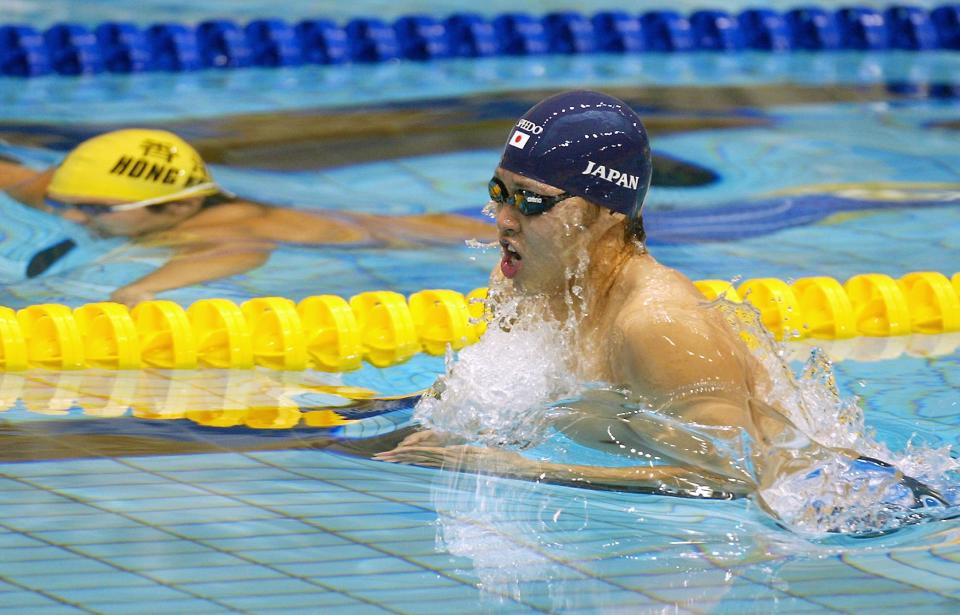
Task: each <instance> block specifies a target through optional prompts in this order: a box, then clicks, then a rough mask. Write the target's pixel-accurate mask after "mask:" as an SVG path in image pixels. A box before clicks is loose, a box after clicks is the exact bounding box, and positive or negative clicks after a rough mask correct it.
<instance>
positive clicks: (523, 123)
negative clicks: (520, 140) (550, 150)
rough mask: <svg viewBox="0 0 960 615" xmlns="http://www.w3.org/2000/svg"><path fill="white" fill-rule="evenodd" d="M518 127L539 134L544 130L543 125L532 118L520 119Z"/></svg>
mask: <svg viewBox="0 0 960 615" xmlns="http://www.w3.org/2000/svg"><path fill="white" fill-rule="evenodd" d="M517 128H519V129H521V130H526V131H527V132H529V133H530V134H534V135H538V134H540V133H541V132H543V126H538V125H537V124H534V123H533V122H531V121H530V120H520V121H519V122H517Z"/></svg>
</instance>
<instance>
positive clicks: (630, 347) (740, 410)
mask: <svg viewBox="0 0 960 615" xmlns="http://www.w3.org/2000/svg"><path fill="white" fill-rule="evenodd" d="M693 318H695V317H693ZM621 333H622V335H623V337H622V339H621V344H620V347H621V350H622V354H621V356H620V361H619V366H620V367H621V369H622V370H623V371H622V373H621V374H620V378H619V380H620V381H622V382H625V383H626V384H627V385H628V386H629V388H630V390H632V391H634V392H635V393H640V394H642V395H643V396H644V398H645V400H646V401H647V403H648V405H649V406H650V408H651V409H650V410H648V411H644V412H636V413H633V414H632V415H631V416H630V417H629V419H628V421H627V423H628V425H629V427H630V429H631V430H632V431H633V433H634V434H635V436H636V438H637V441H638V443H640V444H641V445H643V446H646V447H648V448H649V449H650V450H651V452H654V453H657V454H659V455H660V456H662V457H664V458H666V459H671V460H676V461H679V462H681V463H682V464H684V465H689V466H691V467H695V468H703V469H706V470H709V471H711V472H713V473H716V474H718V475H721V476H725V477H728V478H730V479H735V480H737V481H743V482H752V481H754V480H755V478H754V477H753V476H752V472H751V470H750V465H751V460H750V459H745V458H743V457H745V456H746V455H747V454H748V452H747V451H748V449H749V447H744V446H743V440H744V438H747V437H748V436H750V435H754V434H753V426H752V424H751V422H750V412H749V391H748V390H747V385H746V382H747V376H746V374H744V373H743V369H744V368H743V367H742V365H741V363H740V361H739V360H738V358H737V356H736V352H737V350H736V348H735V347H734V342H732V341H731V340H730V339H727V338H725V337H720V335H722V334H718V333H717V332H715V331H712V330H711V329H710V328H709V327H704V326H702V323H697V322H695V321H693V322H691V320H690V319H683V322H682V323H679V322H668V323H653V324H649V323H646V322H642V321H639V320H638V321H636V322H635V323H633V324H631V325H628V326H627V327H624V328H623V329H621ZM721 449H723V450H721ZM738 451H742V453H743V454H742V455H741V454H738Z"/></svg>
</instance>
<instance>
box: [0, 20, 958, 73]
mask: <svg viewBox="0 0 960 615" xmlns="http://www.w3.org/2000/svg"><path fill="white" fill-rule="evenodd" d="M886 49H900V50H912V51H924V50H932V49H952V50H956V49H960V4H946V5H943V6H940V7H937V8H935V9H932V10H929V11H928V10H926V9H924V8H920V7H915V6H898V5H895V6H890V7H889V8H887V9H884V10H875V9H872V8H865V7H848V8H840V9H838V10H836V11H830V10H827V9H822V8H816V7H806V8H797V9H793V10H789V11H786V12H784V13H779V12H776V11H773V10H770V9H748V10H745V11H742V12H741V13H737V14H730V13H727V12H725V11H720V10H701V11H695V12H693V13H691V14H690V15H688V16H685V15H681V14H680V13H677V12H675V11H648V12H644V13H640V14H636V13H629V12H626V11H604V12H600V13H596V14H595V15H592V16H588V15H583V14H581V13H577V12H574V11H562V12H555V13H548V14H547V15H544V16H542V17H537V16H533V15H529V14H527V13H520V12H516V13H505V14H502V15H497V16H495V17H493V18H492V19H487V18H485V17H483V16H481V15H479V14H476V13H456V14H453V15H450V16H448V17H446V18H441V19H437V18H434V17H430V16H427V15H407V16H404V17H400V18H399V19H397V20H396V21H393V22H392V23H387V22H385V21H383V20H380V19H376V18H357V19H353V20H351V21H349V22H347V23H346V24H342V25H341V24H337V23H335V22H333V21H330V20H326V19H306V20H303V21H300V22H297V23H296V24H290V23H288V22H286V21H284V20H282V19H256V20H253V21H251V22H249V23H247V24H238V23H236V22H233V21H230V20H225V19H216V20H208V21H203V22H200V23H199V24H196V25H188V24H181V23H157V24H152V25H149V26H147V27H140V26H137V25H135V24H132V23H126V22H106V23H103V24H100V25H97V26H96V27H94V28H92V29H91V28H88V27H86V26H84V25H81V24H78V23H59V24H56V25H53V26H51V27H49V28H47V29H46V30H44V31H42V32H41V31H38V30H37V29H35V28H33V27H32V26H29V25H3V26H0V75H5V76H17V77H33V76H38V75H47V74H51V73H55V74H60V75H79V74H87V73H99V72H104V71H106V72H112V73H136V72H143V71H189V70H198V69H204V68H224V69H226V68H242V67H247V66H267V67H270V66H296V65H301V64H339V63H344V62H362V63H371V62H385V61H390V60H398V59H406V60H416V61H426V60H435V59H443V58H453V57H460V58H463V57H482V56H496V55H515V56H528V55H541V54H585V53H595V52H597V53H644V52H663V53H669V52H676V51H719V52H735V51H741V50H759V51H772V52H776V51H790V50H802V51H830V50H886Z"/></svg>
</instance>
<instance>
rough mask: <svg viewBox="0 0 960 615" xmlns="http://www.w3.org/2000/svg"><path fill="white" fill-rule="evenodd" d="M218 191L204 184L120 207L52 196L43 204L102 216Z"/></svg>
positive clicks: (214, 185) (122, 204)
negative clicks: (73, 201)
mask: <svg viewBox="0 0 960 615" xmlns="http://www.w3.org/2000/svg"><path fill="white" fill-rule="evenodd" d="M218 190H219V188H218V187H217V184H216V183H214V182H204V183H202V184H196V185H194V186H190V187H189V188H185V189H183V190H181V191H179V192H174V193H173V194H167V195H164V196H158V197H154V198H152V199H144V200H142V201H135V202H133V203H121V204H119V205H104V204H102V203H67V202H66V201H60V200H57V199H54V198H52V197H51V196H50V195H47V196H46V197H44V199H43V202H44V203H45V204H46V205H47V206H48V207H50V208H51V209H54V210H56V211H67V210H70V209H73V210H75V211H79V212H80V213H82V214H84V215H87V216H102V215H104V214H110V213H115V212H118V211H132V210H134V209H143V208H144V207H150V206H151V205H164V204H166V203H172V202H174V201H179V200H181V199H186V198H190V197H192V196H197V195H199V194H203V195H205V196H206V195H209V194H211V191H214V192H216V191H218Z"/></svg>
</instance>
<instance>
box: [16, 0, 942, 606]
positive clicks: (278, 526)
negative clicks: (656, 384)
mask: <svg viewBox="0 0 960 615" xmlns="http://www.w3.org/2000/svg"><path fill="white" fill-rule="evenodd" d="M55 4H56V6H61V5H64V6H65V4H64V3H55ZM109 4H110V3H97V2H93V3H84V7H85V8H84V11H89V13H85V14H84V16H83V19H87V20H89V21H90V23H96V22H97V21H100V20H105V19H107V18H108V15H113V13H110V11H112V10H113V9H112V8H109V7H108V5H109ZM250 4H257V5H258V6H257V9H258V10H259V12H257V13H253V12H251V14H250V15H249V18H253V17H258V16H263V15H265V14H268V13H269V12H270V11H269V8H270V7H269V6H267V5H264V4H262V3H250ZM381 4H382V3H381ZM381 4H371V5H370V10H371V11H373V10H379V9H380V8H383V7H382V6H381ZM449 4H450V7H448V5H447V3H435V8H436V10H437V12H438V14H445V13H447V12H452V11H453V10H455V8H456V7H460V6H461V5H462V3H460V2H457V3H449ZM541 4H543V6H544V7H545V8H544V10H547V8H553V7H555V6H562V5H563V3H562V2H556V3H547V2H543V3H541ZM23 5H24V8H23V9H22V13H21V14H22V15H24V16H25V17H24V18H25V19H30V20H34V23H36V24H37V25H45V21H44V19H46V18H45V17H42V16H41V15H40V14H39V13H37V11H36V9H35V7H34V5H31V4H30V3H23ZM301 5H302V6H301ZM454 5H456V7H454ZM548 5H549V6H548ZM71 6H73V5H72V4H71ZM110 6H111V7H112V5H110ZM170 6H173V5H172V4H171V3H153V4H148V5H147V7H148V8H147V9H145V12H143V13H141V16H143V17H142V18H143V19H144V20H146V21H148V22H150V21H159V20H161V19H164V18H166V17H164V16H165V15H167V13H165V12H163V11H167V10H169V7H170ZM177 6H179V5H177ZM245 6H246V5H245ZM313 6H314V5H313V4H311V5H310V6H309V7H307V6H306V5H305V4H303V3H295V4H294V5H292V8H291V10H292V11H293V12H294V13H296V12H297V11H304V12H312V11H315V10H321V11H322V10H323V9H314V8H312V7H313ZM331 6H332V5H331ZM391 6H393V5H391ZM491 6H493V5H491ZM91 7H92V8H91ZM210 7H211V8H210V9H209V10H211V11H213V10H218V9H217V8H216V7H217V4H216V3H214V4H213V5H210ZM328 8H329V7H328ZM579 8H580V10H585V9H584V7H582V6H581V7H579ZM596 8H597V9H599V8H600V7H596ZM52 10H53V9H52ZM56 10H61V9H56ZM185 10H187V12H186V13H185V15H191V16H194V17H195V19H202V18H206V17H209V16H210V14H207V13H203V12H202V11H200V10H199V9H196V8H195V7H192V6H191V7H187V9H185ZM244 10H250V11H252V10H253V9H252V8H245V9H244ZM333 10H334V9H332V8H331V11H333ZM337 10H339V11H341V12H342V11H343V10H344V9H343V8H340V9H337ZM390 10H392V9H390ZM98 11H99V12H98ZM153 11H155V12H153ZM357 13H359V12H357ZM327 14H332V15H334V16H335V17H341V18H342V17H346V16H348V15H346V14H341V13H336V12H332V13H331V12H330V11H328V12H327ZM110 18H113V17H110ZM236 18H237V19H241V17H239V16H238V17H236ZM184 19H186V17H184ZM958 69H960V56H958V55H957V54H955V53H952V54H951V53H941V52H931V53H922V54H910V53H894V52H890V53H883V54H861V53H836V54H800V53H795V54H787V55H779V56H770V55H764V54H746V53H744V54H736V55H731V56H720V57H718V56H710V55H705V54H681V55H671V56H655V55H650V56H647V55H644V56H640V57H632V58H622V57H615V56H603V55H596V56H585V57H576V58H560V57H542V58H530V59H503V58H498V59H490V60H478V61H460V60H457V61H449V62H438V63H431V64H417V63H391V64H384V65H377V66H368V67H350V68H346V67H329V68H325V67H316V66H313V67H302V68H296V69H282V70H263V69H250V70H234V71H225V72H217V71H203V72H199V73H192V74H183V75H172V74H149V75H131V76H118V75H102V76H93V77H83V78H64V77H50V78H46V77H45V78H39V79H30V80H26V81H24V80H14V79H3V80H0V99H2V100H3V101H4V106H3V110H2V112H0V137H2V138H3V139H4V140H5V141H6V144H4V145H0V153H3V154H6V155H10V156H14V157H17V158H19V159H21V160H23V161H24V162H25V163H27V164H29V165H31V166H34V167H36V168H44V167H46V166H47V165H49V164H52V163H55V162H56V161H57V160H59V159H60V157H62V156H63V154H64V153H65V151H66V150H68V149H69V148H70V147H71V146H72V145H74V144H76V143H77V142H79V141H80V140H82V139H83V138H86V137H87V136H90V135H92V134H95V133H97V132H100V131H103V130H108V129H111V128H114V127H118V126H124V125H148V126H163V127H170V128H171V129H173V130H176V131H177V132H179V133H181V134H183V135H184V136H185V137H187V138H188V139H189V140H191V141H192V142H195V143H196V144H197V145H198V147H199V149H200V151H201V152H202V153H203V154H204V155H205V156H206V157H207V158H208V159H209V160H210V162H211V163H212V165H211V167H212V172H213V174H214V176H215V177H216V178H217V179H218V181H220V182H221V183H222V184H223V185H224V186H226V187H227V188H229V189H230V190H232V191H234V192H236V193H238V194H241V195H243V196H245V197H248V198H252V199H256V200H262V201H265V202H273V203H277V204H282V205H285V206H289V207H297V208H304V209H311V208H328V209H348V210H355V211H364V212H374V213H389V214H403V213H421V212H435V211H449V212H464V213H466V214H469V215H477V211H478V210H479V208H480V207H481V206H482V205H483V203H484V201H485V192H484V187H485V184H486V182H487V180H488V179H489V176H490V173H491V171H492V169H493V168H494V167H495V165H496V162H497V160H498V150H499V147H500V146H501V143H502V139H503V137H504V136H505V135H506V134H507V131H508V128H509V126H510V125H511V121H512V119H513V118H515V117H516V116H517V115H519V114H520V113H522V112H523V111H524V110H525V109H526V108H527V107H528V106H529V105H530V104H532V103H533V102H534V101H536V100H538V99H539V98H541V97H542V96H543V95H545V94H547V93H552V92H555V91H558V90H561V89H565V88H569V87H582V86H589V87H593V88H597V89H605V90H609V91H611V92H613V93H616V94H617V95H619V96H621V97H622V98H624V99H625V100H628V101H630V102H631V103H632V104H634V105H635V106H636V108H637V109H638V110H639V111H640V112H641V115H642V116H643V117H644V119H645V121H646V122H647V123H648V124H649V126H650V132H651V138H652V143H653V148H654V151H655V153H656V154H657V155H658V160H661V161H664V162H663V163H662V165H670V164H672V165H673V166H672V167H671V168H672V171H671V173H669V174H666V175H665V176H664V177H662V178H661V179H660V181H659V182H657V183H658V185H656V186H655V187H654V188H653V189H652V190H651V193H650V198H649V200H648V204H647V208H646V211H647V212H648V213H647V218H648V221H649V225H648V226H649V233H650V236H651V241H650V246H651V250H652V251H653V253H654V255H655V256H656V257H657V258H658V259H659V260H660V261H662V262H664V263H666V264H668V265H671V266H673V267H676V268H678V269H680V270H681V271H682V272H684V273H685V274H687V275H688V276H690V277H691V278H693V279H704V278H720V279H732V278H735V277H742V278H755V277H766V276H771V277H777V278H781V279H785V280H789V279H792V278H798V277H802V276H807V275H829V276H832V277H835V278H837V279H840V280H841V281H842V280H844V279H846V278H847V277H849V276H851V275H854V274H858V273H865V272H880V273H886V274H888V275H891V276H894V277H896V276H899V275H902V274H904V273H907V272H911V271H923V270H933V271H940V272H943V273H946V274H947V275H952V274H953V273H954V272H955V271H957V270H958V269H960V258H958V256H960V239H958V237H960V234H958V233H957V232H956V229H958V228H960V208H958V206H957V203H958V201H960V149H958V148H957V146H956V143H957V137H958V134H957V129H958V125H960V101H958V100H957V99H956V98H953V99H942V98H934V97H931V96H929V95H928V90H927V89H926V87H925V86H926V84H929V83H937V82H951V83H952V82H955V80H956V75H957V74H960V73H958ZM894 82H896V83H903V82H907V83H910V84H914V85H916V86H917V87H916V88H915V89H914V90H908V92H907V93H902V92H899V93H898V92H897V91H894V90H893V89H892V88H889V87H888V86H887V84H889V83H894ZM93 118H95V119H93ZM370 118H376V120H377V121H376V122H373V121H372V120H371V119H370ZM345 122H346V123H350V122H353V123H354V125H355V126H356V130H357V131H358V134H356V135H353V136H351V138H350V139H348V140H347V143H348V144H350V145H351V146H352V147H344V148H343V150H344V151H337V149H336V148H333V147H331V144H332V143H341V142H340V141H337V139H338V138H340V136H338V135H337V134H334V133H333V132H331V131H328V130H326V129H325V126H329V125H331V124H332V123H337V125H343V124H344V123H345ZM265 127H266V128H265ZM415 135H416V136H419V135H426V136H425V137H424V138H422V139H421V138H414V136H415ZM369 152H373V154H370V153H369ZM710 178H713V179H712V181H711V179H710ZM0 207H2V209H3V216H2V222H0V285H2V287H0V305H6V306H10V307H15V308H17V307H23V306H25V305H30V304H35V303H43V302H57V303H65V304H69V305H80V304H83V303H86V302H91V301H99V300H103V299H104V298H105V297H106V296H108V295H109V293H110V292H111V290H112V289H114V288H116V287H117V286H118V285H122V284H124V283H127V282H129V281H131V280H133V279H136V278H138V277H139V276H142V275H143V274H145V273H146V272H148V271H150V270H152V269H153V268H155V267H156V266H157V265H159V264H160V263H162V262H163V260H164V258H165V257H166V254H165V253H164V252H163V251H162V250H158V249H156V248H147V247H144V246H137V245H131V244H129V243H125V242H122V241H119V240H99V239H94V238H91V237H89V236H87V235H85V234H84V233H83V232H82V231H81V230H79V229H78V228H76V227H74V226H72V225H70V224H69V223H67V222H65V221H62V220H59V219H57V218H54V217H51V216H48V215H46V214H43V213H41V212H37V211H32V210H25V209H24V208H21V207H19V206H17V205H16V204H14V203H13V202H12V201H10V200H9V199H8V198H7V197H5V196H0ZM64 238H70V239H72V240H74V241H75V242H76V243H77V247H76V248H75V249H74V250H73V251H71V252H70V253H69V254H68V255H67V256H66V257H64V258H63V259H61V260H59V261H57V262H56V263H55V264H54V265H53V266H52V267H51V268H50V269H49V270H48V271H47V272H45V273H44V274H43V275H40V276H37V277H34V278H27V277H26V275H25V270H26V264H27V262H28V261H29V259H30V257H31V256H32V254H33V253H34V252H35V251H36V249H37V248H38V246H47V245H51V244H53V243H56V242H57V241H61V240H63V239H64ZM497 260H498V255H497V253H496V251H492V250H488V251H484V250H478V249H474V248H468V247H466V246H464V247H460V246H453V247H436V246H429V247H423V248H418V249H415V250H386V249H370V248H361V247H358V248H350V249H340V248H323V247H314V246H304V245H287V246H283V247H281V248H280V249H278V250H277V251H276V252H275V253H274V254H273V255H272V256H271V258H270V260H269V262H268V263H267V264H266V265H264V266H263V267H261V268H259V269H257V270H255V271H251V272H249V273H247V274H244V275H240V276H234V277H231V278H227V279H224V280H218V281H215V282H210V283H207V284H204V285H202V286H198V287H192V288H187V289H181V290H176V291H170V292H168V293H163V294H162V295H161V297H162V298H168V299H172V300H175V301H178V302H180V303H183V304H188V303H190V302H192V301H194V300H197V299H200V298H207V297H225V298H228V299H232V300H235V301H242V300H245V299H247V298H250V297H254V296H264V295H276V296H285V297H289V298H291V299H295V300H296V299H300V298H302V297H304V296H309V295H313V294H320V293H333V294H339V295H343V296H350V295H352V294H354V293H358V292H362V291H367V290H387V289H389V290H395V291H398V292H402V293H412V292H415V291H417V290H421V289H424V288H452V289H455V290H458V291H469V290H471V289H473V288H476V287H479V286H484V285H485V284H486V279H487V275H488V273H489V271H490V269H491V268H492V267H493V266H494V264H495V263H496V261H497ZM958 345H960V340H958V339H957V336H956V335H954V336H952V337H951V336H950V335H942V336H919V335H915V336H908V337H905V338H896V339H894V338H889V339H876V340H852V341H849V342H846V343H837V344H827V345H826V346H827V350H828V352H832V353H833V354H834V356H835V357H836V358H837V359H838V361H837V362H836V364H835V366H834V369H835V372H836V376H837V382H838V386H839V389H840V391H841V393H842V394H843V395H846V396H851V395H856V396H858V397H859V398H860V405H861V406H862V407H863V408H864V412H865V417H866V423H867V428H868V429H869V430H870V431H872V432H873V434H874V436H875V437H876V439H877V440H878V441H880V442H882V443H883V444H886V445H887V446H889V447H890V448H891V449H894V450H898V451H902V450H905V449H907V448H908V447H916V448H917V450H920V449H924V450H926V449H935V448H939V447H943V446H948V445H950V446H953V447H956V446H957V444H958V442H960V424H958V421H957V416H958V414H960V395H958V394H957V391H958V387H960V365H958V362H960V351H958ZM807 350H808V347H807V346H801V345H799V344H796V343H794V344H791V345H788V348H787V351H786V355H787V356H788V357H791V358H793V359H794V361H793V363H792V364H793V365H794V366H795V367H797V369H799V367H800V365H801V362H802V360H803V359H804V358H805V356H806V353H807ZM443 370H444V361H443V359H442V358H439V357H429V356H425V355H421V356H417V357H415V358H414V359H412V360H411V361H409V362H407V363H404V364H402V365H398V366H394V367H390V368H384V369H377V368H374V367H371V366H369V365H366V366H364V367H363V368H362V369H360V370H358V371H356V372H350V373H346V374H342V375H340V374H321V373H312V372H305V373H275V372H265V371H259V370H257V371H251V372H224V371H217V370H204V371H198V372H182V373H172V372H164V371H161V370H146V371H144V372H142V373H128V372H115V373H110V372H98V371H87V372H73V373H52V372H44V371H30V372H26V373H20V374H12V373H11V374H0V440H2V441H3V442H4V444H5V445H6V446H0V449H2V450H3V452H2V453H0V553H2V556H0V613H5V612H9V613H24V612H29V613H46V612H50V613H69V612H95V613H135V612H144V613H166V612H169V613H183V612H191V613H194V612H195V613H219V612H257V613H272V612H283V611H294V610H296V611H304V610H308V611H319V610H321V609H331V608H340V609H342V610H343V611H344V612H350V613H354V612H357V613H363V612H371V613H379V612H393V613H429V612H437V613H446V612H451V611H458V612H463V613H470V612H491V611H492V612H506V613H509V612H549V611H564V612H568V611H569V612H576V611H578V610H582V611H585V612H597V611H601V612H683V613H685V612H693V613H701V612H722V613H727V612H729V613H744V612H757V613H767V612H784V613H793V612H807V611H817V612H821V611H828V612H889V611H893V610H900V609H910V611H911V612H918V613H921V612H950V611H952V610H955V609H956V608H957V606H956V604H957V602H958V601H960V564H958V562H960V549H958V548H957V546H956V545H957V542H958V540H960V521H956V520H944V521H938V522H935V523H926V524H920V525H916V526H913V527H908V528H905V529H903V530H900V531H898V532H895V533H892V534H889V535H886V536H879V537H873V538H860V539H855V538H850V537H845V536H828V537H808V536H802V535H800V534H798V533H795V532H791V531H789V530H786V529H784V528H782V527H780V526H779V525H778V524H777V523H775V522H774V521H773V520H772V519H771V518H770V517H769V516H768V515H766V514H765V513H763V512H762V511H761V510H759V509H758V507H757V506H756V505H755V504H753V503H752V502H751V501H749V500H736V501H731V502H723V501H698V500H684V499H678V498H670V497H660V496H652V495H642V494H623V493H607V492H596V491H585V490H580V489H573V488H569V487H561V486H552V485H541V484H531V483H525V482H519V481H512V480H506V479H498V478H493V477H488V476H474V475H469V474H451V473H445V472H438V471H435V470H430V469H425V468H416V467H407V466H396V465H392V464H385V463H379V462H376V461H372V460H370V459H369V458H368V456H369V450H368V449H367V448H365V446H367V445H366V444H365V442H368V441H370V440H365V439H364V438H371V437H374V436H376V437H389V433H390V431H391V430H392V429H393V428H395V427H396V426H397V424H402V421H403V420H405V419H409V415H410V413H409V411H401V412H398V413H394V414H393V415H391V416H392V417H393V418H392V419H389V420H388V419H384V418H382V417H381V418H380V419H378V420H370V421H367V422H361V425H360V426H361V427H362V429H360V428H354V429H353V431H350V430H345V431H344V432H343V434H342V435H343V439H342V440H341V441H339V444H337V445H336V446H335V445H332V444H331V443H330V442H331V440H330V438H328V437H325V436H323V433H326V432H323V433H320V432H322V428H321V429H320V432H316V433H315V432H311V430H310V429H305V428H304V427H303V426H302V425H301V427H299V428H297V429H292V426H293V425H294V424H297V423H299V422H300V421H306V420H307V419H306V418H304V416H303V414H302V413H301V412H300V410H299V408H303V407H306V406H317V407H320V406H332V405H342V404H346V403H347V401H346V400H345V399H344V398H343V395H346V394H347V393H348V392H349V390H348V389H346V388H345V387H363V388H366V389H370V390H373V391H376V392H377V393H379V394H381V395H404V394H409V393H412V392H414V391H417V390H420V389H422V388H424V387H427V386H429V385H430V384H431V383H432V382H433V381H434V379H435V378H436V377H437V376H438V375H439V374H441V373H443ZM338 393H341V394H343V395H338ZM326 418H327V419H329V417H326ZM373 418H374V419H376V418H377V417H373ZM163 419H169V420H163ZM310 420H316V421H321V422H322V421H323V420H325V418H324V417H314V418H312V419H310ZM378 421H379V422H378ZM132 423H136V425H137V429H136V430H133V429H132V428H131V427H130V425H131V424H132ZM216 425H221V426H222V427H216ZM223 426H226V427H223ZM268 427H269V428H271V429H267V428H268ZM315 431H316V430H315ZM317 433H320V435H317ZM374 439H376V438H374ZM563 446H564V447H567V448H568V449H569V450H570V451H572V454H576V453H578V449H577V448H576V447H575V446H574V445H571V444H570V443H567V442H564V443H563ZM581 452H582V454H584V455H586V454H587V453H586V452H583V451H581Z"/></svg>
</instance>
